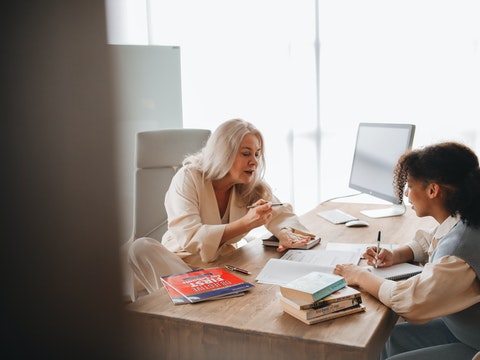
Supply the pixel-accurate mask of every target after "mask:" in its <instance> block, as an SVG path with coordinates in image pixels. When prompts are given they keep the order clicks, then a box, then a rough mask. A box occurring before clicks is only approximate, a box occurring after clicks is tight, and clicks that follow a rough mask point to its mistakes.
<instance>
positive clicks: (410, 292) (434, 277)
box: [379, 217, 480, 323]
mask: <svg viewBox="0 0 480 360" xmlns="http://www.w3.org/2000/svg"><path fill="white" fill-rule="evenodd" d="M458 221H459V220H458V219H457V218H452V217H449V218H448V219H447V220H445V221H444V222H443V223H442V224H440V225H439V226H437V227H435V228H434V229H432V230H431V231H418V232H417V233H416V236H415V238H414V240H413V241H411V242H409V243H408V244H407V245H408V246H409V247H410V248H411V249H412V251H413V253H414V261H418V262H425V261H427V260H428V259H429V256H430V255H431V253H432V251H433V250H434V249H435V248H436V246H437V244H438V241H439V240H440V239H441V238H442V237H443V236H444V235H445V234H447V233H448V232H449V231H450V230H451V229H452V228H453V227H454V226H455V224H456V223H457V222H458ZM379 299H380V301H381V302H382V303H384V304H385V305H386V306H388V307H390V308H391V309H392V310H393V311H395V312H396V313H398V314H399V315H401V316H402V317H404V318H405V319H406V320H408V321H409V322H413V323H424V322H427V321H429V320H432V319H434V318H437V317H441V316H444V315H448V314H453V313H456V312H458V311H461V310H463V309H466V308H468V307H470V306H472V305H474V304H476V303H478V302H480V282H479V280H478V278H477V275H476V273H475V271H474V270H473V269H472V268H471V267H470V265H468V264H467V263H466V262H465V261H464V260H462V259H461V258H459V257H456V256H444V257H441V258H440V259H438V260H436V261H434V262H428V263H426V264H425V267H424V270H423V271H422V273H421V274H419V275H417V276H414V277H411V278H409V279H407V280H404V281H398V282H395V281H391V280H387V281H385V282H384V283H383V284H382V285H381V287H380V290H379Z"/></svg>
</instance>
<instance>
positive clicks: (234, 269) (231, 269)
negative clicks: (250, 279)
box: [225, 265, 252, 275]
mask: <svg viewBox="0 0 480 360" xmlns="http://www.w3.org/2000/svg"><path fill="white" fill-rule="evenodd" d="M225 268H227V270H230V271H237V272H239V273H242V274H247V275H251V274H252V273H251V272H250V271H248V270H245V269H240V268H238V267H236V266H233V265H225Z"/></svg>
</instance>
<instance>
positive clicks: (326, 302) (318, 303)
mask: <svg viewBox="0 0 480 360" xmlns="http://www.w3.org/2000/svg"><path fill="white" fill-rule="evenodd" d="M359 297H360V294H352V295H347V296H345V297H341V298H336V299H328V300H325V299H321V300H318V301H314V302H312V303H310V304H305V305H301V306H300V309H302V310H307V309H318V308H321V307H324V306H327V305H330V304H333V303H336V302H339V301H344V300H351V299H355V298H359Z"/></svg>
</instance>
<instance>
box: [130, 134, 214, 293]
mask: <svg viewBox="0 0 480 360" xmlns="http://www.w3.org/2000/svg"><path fill="white" fill-rule="evenodd" d="M210 133H211V131H210V130H206V129H166V130H155V131H144V132H139V133H137V138H136V156H135V158H136V170H135V178H134V208H133V230H132V235H131V238H130V240H129V243H131V242H132V241H135V240H136V239H138V238H140V237H151V238H154V239H156V240H158V241H161V239H162V236H163V234H164V233H165V231H166V230H167V213H166V210H165V206H164V201H165V193H166V192H167V190H168V187H169V185H170V182H171V180H172V177H173V175H175V173H176V172H177V170H178V169H179V168H180V167H181V166H182V161H183V159H184V158H185V156H186V155H189V154H193V153H196V152H197V151H199V150H200V149H201V148H202V147H203V146H204V145H205V143H206V141H207V139H208V137H209V136H210ZM127 248H128V244H127V245H126V247H125V250H124V251H128V250H127ZM124 256H126V255H124ZM126 266H127V265H126ZM124 276H125V286H126V287H127V289H125V291H126V292H127V293H128V296H129V297H130V298H131V300H132V301H133V300H134V299H135V298H136V297H137V291H138V289H139V288H138V286H137V285H138V284H136V282H135V280H134V276H133V274H132V273H131V271H130V270H129V269H128V266H127V268H126V269H125V274H124Z"/></svg>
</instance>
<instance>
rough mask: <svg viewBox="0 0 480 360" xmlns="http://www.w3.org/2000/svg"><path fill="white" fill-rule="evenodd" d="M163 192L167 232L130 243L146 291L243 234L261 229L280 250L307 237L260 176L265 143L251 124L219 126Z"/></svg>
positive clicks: (219, 251)
mask: <svg viewBox="0 0 480 360" xmlns="http://www.w3.org/2000/svg"><path fill="white" fill-rule="evenodd" d="M183 165H184V166H183V167H182V168H181V169H180V170H179V171H178V172H177V173H176V175H175V176H174V178H173V179H172V182H171V185H170V188H169V189H168V191H167V194H166V197H165V208H166V210H167V214H168V230H167V232H166V233H165V234H164V236H163V238H162V243H161V244H160V242H158V241H157V240H154V239H151V238H141V239H137V240H136V241H134V242H133V244H132V246H131V248H130V251H129V255H130V256H129V261H130V265H131V267H132V269H133V271H134V273H135V275H136V277H137V279H138V280H139V281H140V282H141V283H142V284H143V286H145V288H146V289H147V291H148V292H153V291H155V290H157V289H159V288H160V287H161V283H160V281H159V278H160V276H163V275H168V274H173V273H180V272H184V271H189V270H191V268H192V267H198V266H202V265H203V266H208V263H209V262H212V261H214V260H216V259H217V258H218V257H219V256H222V255H225V254H228V253H230V252H232V251H234V250H235V249H236V247H235V244H236V243H237V242H239V241H240V240H241V239H242V238H243V237H244V236H245V235H246V234H247V233H248V232H249V231H251V230H252V229H255V228H257V227H260V226H263V225H264V226H265V227H266V228H267V229H268V230H269V231H270V232H271V233H273V234H274V235H275V236H276V237H278V239H279V242H280V245H279V247H278V251H284V250H285V249H287V248H294V247H298V246H302V245H304V244H305V243H306V242H308V241H309V240H310V239H311V237H309V236H305V235H301V234H298V233H293V232H292V229H297V230H301V231H304V232H308V229H306V228H305V226H303V225H302V224H301V223H300V221H299V219H298V217H297V216H296V215H295V214H294V212H293V210H292V207H291V205H289V204H283V205H281V206H272V204H274V203H279V200H278V199H277V198H276V197H275V196H274V195H273V194H272V191H271V189H270V187H269V186H268V184H267V183H266V182H265V181H264V180H263V175H264V171H265V146H264V141H263V136H262V134H261V133H260V131H259V130H258V129H257V128H256V127H255V126H253V125H252V124H251V123H249V122H247V121H244V120H241V119H233V120H229V121H226V122H224V123H223V124H221V125H220V126H219V127H218V128H217V129H216V130H215V131H214V132H213V133H212V135H211V136H210V138H209V139H208V141H207V143H206V145H205V147H204V148H203V149H202V150H201V151H200V152H199V153H197V154H194V155H191V156H189V157H187V158H186V159H185V160H184V164H183Z"/></svg>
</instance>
